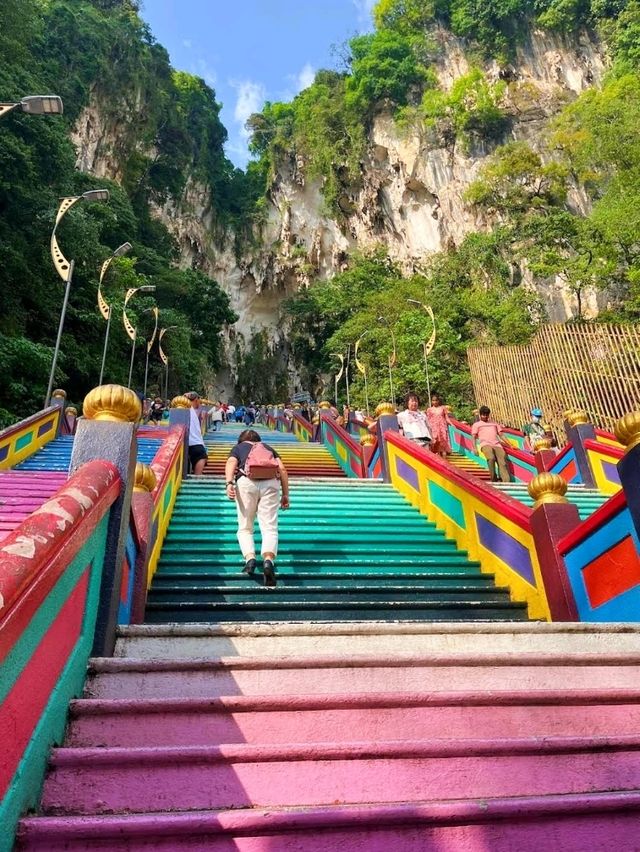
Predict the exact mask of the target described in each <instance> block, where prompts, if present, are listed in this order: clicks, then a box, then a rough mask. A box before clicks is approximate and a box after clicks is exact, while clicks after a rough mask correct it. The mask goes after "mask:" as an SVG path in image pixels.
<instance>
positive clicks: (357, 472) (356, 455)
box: [320, 414, 366, 479]
mask: <svg viewBox="0 0 640 852" xmlns="http://www.w3.org/2000/svg"><path fill="white" fill-rule="evenodd" d="M320 440H321V441H322V443H323V444H324V445H325V447H326V448H327V449H328V450H329V452H330V453H331V455H332V456H333V458H334V459H335V460H336V461H337V462H338V464H339V465H340V467H341V468H342V470H343V471H344V472H345V473H346V475H347V476H349V477H351V478H352V479H353V478H357V479H364V478H365V477H366V471H365V469H364V456H363V453H362V447H361V446H360V444H356V442H355V441H354V440H353V438H352V437H351V435H349V433H348V432H347V431H346V429H344V428H343V427H342V426H339V425H338V424H337V423H336V421H335V420H334V419H333V417H331V416H330V415H328V414H321V415H320Z"/></svg>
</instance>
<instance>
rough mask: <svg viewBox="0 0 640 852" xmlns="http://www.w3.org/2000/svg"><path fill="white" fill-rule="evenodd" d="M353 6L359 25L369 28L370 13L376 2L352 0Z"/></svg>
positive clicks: (372, 0)
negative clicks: (356, 12) (356, 11)
mask: <svg viewBox="0 0 640 852" xmlns="http://www.w3.org/2000/svg"><path fill="white" fill-rule="evenodd" d="M352 2H353V5H354V6H355V7H356V9H357V10H358V18H359V19H360V23H361V24H366V25H368V26H371V13H372V11H373V7H374V6H375V5H376V2H377V0H352Z"/></svg>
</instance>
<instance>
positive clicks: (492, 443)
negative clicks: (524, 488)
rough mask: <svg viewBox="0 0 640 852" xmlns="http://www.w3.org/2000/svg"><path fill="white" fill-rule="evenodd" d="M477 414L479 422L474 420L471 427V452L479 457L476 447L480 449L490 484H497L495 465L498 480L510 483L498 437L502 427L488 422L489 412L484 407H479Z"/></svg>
mask: <svg viewBox="0 0 640 852" xmlns="http://www.w3.org/2000/svg"><path fill="white" fill-rule="evenodd" d="M479 414H480V420H476V422H475V423H474V424H473V426H472V427H471V435H472V436H473V451H474V453H475V454H476V455H479V453H478V447H480V452H481V453H482V455H483V456H484V457H485V458H486V460H487V464H488V467H489V473H490V474H491V481H492V482H497V480H498V476H497V475H496V464H497V466H498V471H499V474H500V479H501V480H502V481H503V482H511V474H510V473H509V468H508V467H507V454H506V452H505V449H504V446H503V441H502V440H501V437H500V436H501V435H502V431H503V430H502V426H501V425H500V424H499V423H495V422H494V421H493V420H489V415H490V414H491V410H490V409H489V408H488V407H487V406H486V405H482V406H481V407H480V411H479Z"/></svg>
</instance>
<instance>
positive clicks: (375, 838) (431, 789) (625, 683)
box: [17, 622, 640, 852]
mask: <svg viewBox="0 0 640 852" xmlns="http://www.w3.org/2000/svg"><path fill="white" fill-rule="evenodd" d="M639 682H640V632H639V631H638V628H634V627H633V626H631V625H625V626H624V628H619V627H616V626H610V627H607V626H598V627H597V628H596V627H594V626H587V625H551V624H511V625H510V624H486V623H485V624H460V625H435V624H431V625H430V624H424V623H422V624H419V623H393V622H389V623H377V624H359V623H352V624H342V625H340V624H334V625H326V624H307V625H296V624H287V625H272V624H262V625H255V626H251V625H246V624H244V625H235V626H234V625H217V626H213V625H212V626H207V625H185V626H180V625H164V626H157V627H155V626H141V627H132V628H125V629H123V630H121V634H120V639H119V640H118V644H117V648H116V656H115V657H114V658H108V659H95V660H93V661H92V663H91V668H90V673H89V679H88V681H87V684H86V688H85V693H84V696H83V697H82V698H81V699H79V700H76V701H73V702H72V706H71V716H70V723H69V727H68V733H67V739H66V742H65V745H64V747H62V748H57V749H54V750H53V752H52V755H51V764H50V771H49V775H48V777H47V779H46V782H45V785H44V792H43V798H42V813H41V815H39V816H35V817H28V818H26V819H23V821H22V823H21V826H20V832H19V840H18V844H17V848H18V849H20V850H30V852H36V850H38V851H39V852H62V850H66V852H81V850H82V852H89V850H95V849H102V850H109V852H125V850H127V852H132V850H140V852H141V850H156V852H163V850H166V852H177V850H187V849H188V850H190V852H205V850H207V852H210V851H211V850H214V852H223V850H224V852H227V850H229V852H230V850H232V849H238V850H244V852H267V850H273V852H276V851H277V852H294V850H296V852H300V850H304V852H327V851H328V850H333V849H338V848H341V847H342V848H347V849H358V850H367V852H386V850H390V849H398V850H402V852H418V850H420V852H423V850H425V849H433V850H440V849H443V850H444V849H447V850H469V852H486V850H491V852H512V850H514V849H518V850H520V852H537V850H539V849H540V848H543V847H545V848H546V847H548V845H549V842H550V840H551V839H552V845H553V847H554V848H558V849H562V850H563V852H584V850H590V852H591V850H614V849H615V850H618V849H619V850H632V849H635V848H637V825H638V814H639V811H640V792H639V790H640V761H638V752H639V751H640V735H639V731H640V691H639V690H638V688H637V684H638V683H639Z"/></svg>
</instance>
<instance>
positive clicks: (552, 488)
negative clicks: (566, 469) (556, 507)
mask: <svg viewBox="0 0 640 852" xmlns="http://www.w3.org/2000/svg"><path fill="white" fill-rule="evenodd" d="M527 490H528V492H529V495H530V496H531V497H533V499H534V500H535V501H536V502H535V504H534V506H533V508H534V509H537V508H538V506H542V504H543V503H568V502H569V501H568V500H567V498H566V497H565V496H564V495H565V494H566V493H567V483H566V482H565V481H564V479H563V478H562V477H561V476H558V474H557V473H539V474H538V475H537V476H534V478H533V479H532V480H531V482H530V483H529V485H528V487H527Z"/></svg>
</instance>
